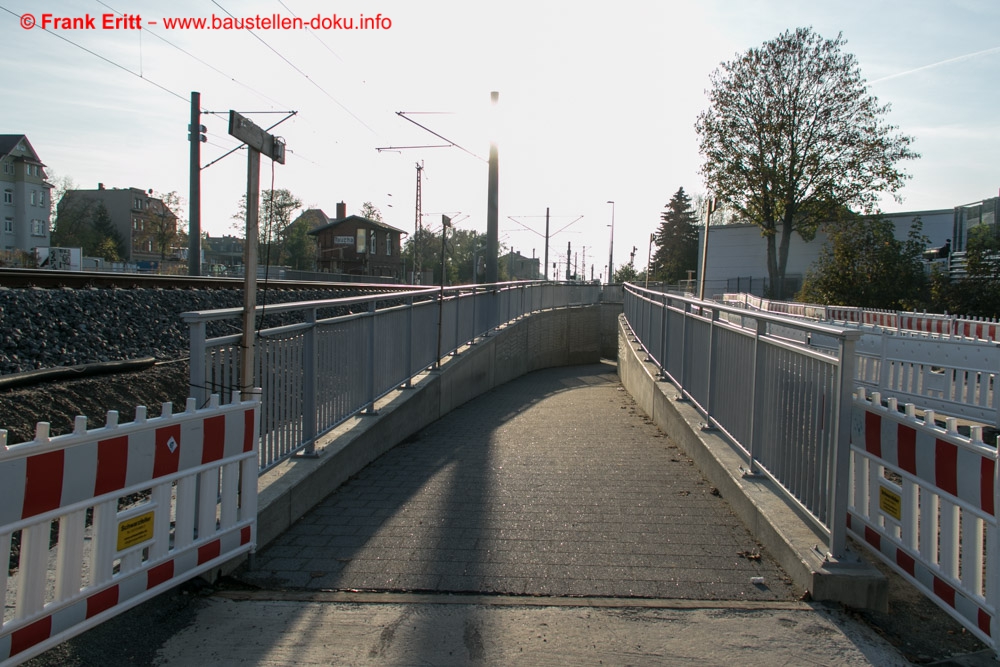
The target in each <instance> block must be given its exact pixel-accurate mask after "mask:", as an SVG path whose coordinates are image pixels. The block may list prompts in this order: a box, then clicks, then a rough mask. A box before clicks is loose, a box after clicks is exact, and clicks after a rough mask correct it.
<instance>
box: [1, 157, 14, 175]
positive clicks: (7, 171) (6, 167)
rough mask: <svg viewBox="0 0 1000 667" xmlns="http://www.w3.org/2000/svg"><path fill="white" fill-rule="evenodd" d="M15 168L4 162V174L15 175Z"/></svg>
mask: <svg viewBox="0 0 1000 667" xmlns="http://www.w3.org/2000/svg"><path fill="white" fill-rule="evenodd" d="M13 167H14V165H12V164H11V163H10V162H7V161H6V160H4V163H3V173H5V174H10V173H13Z"/></svg>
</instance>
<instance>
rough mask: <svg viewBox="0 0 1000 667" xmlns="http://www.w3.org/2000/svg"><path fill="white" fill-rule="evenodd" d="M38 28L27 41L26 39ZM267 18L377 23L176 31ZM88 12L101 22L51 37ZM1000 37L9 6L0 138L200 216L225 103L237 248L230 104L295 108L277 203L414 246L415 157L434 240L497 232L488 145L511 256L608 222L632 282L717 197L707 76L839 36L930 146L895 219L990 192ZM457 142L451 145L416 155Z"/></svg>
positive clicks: (579, 6) (563, 17) (107, 4)
mask: <svg viewBox="0 0 1000 667" xmlns="http://www.w3.org/2000/svg"><path fill="white" fill-rule="evenodd" d="M24 14H31V15H32V17H33V18H34V20H35V27H33V28H31V29H26V28H24V27H22V20H24V21H27V19H24V18H23V15H24ZM46 14H49V15H51V17H50V18H49V19H48V20H47V23H46V25H47V26H48V27H49V31H48V32H47V31H45V30H42V29H41V27H40V26H41V24H42V22H43V21H45V20H46V19H45V17H44V15H46ZM104 15H109V16H110V18H111V20H112V21H113V20H114V19H115V18H116V17H118V18H121V17H123V15H124V19H123V20H122V21H121V22H120V24H121V25H122V26H123V27H122V28H121V29H110V28H109V29H105V28H103V27H102V22H103V17H104ZM275 15H277V16H279V17H283V18H288V19H290V18H293V17H300V18H302V19H304V20H306V21H308V20H310V19H313V18H319V19H328V20H330V21H331V22H332V19H333V18H334V16H336V17H337V18H338V19H339V21H340V24H341V25H344V24H345V23H346V20H347V19H351V20H353V22H354V24H355V25H360V17H361V16H364V17H368V18H369V19H373V18H374V19H375V21H376V25H378V29H368V30H359V29H354V30H345V29H333V28H331V29H323V28H322V26H319V29H317V30H311V29H310V30H295V29H282V28H278V29H256V30H253V31H248V30H246V29H243V30H237V29H231V30H222V29H219V30H207V29H206V30H197V29H193V28H187V29H183V28H175V29H167V27H166V22H167V21H166V20H167V19H174V18H186V17H191V18H205V19H207V20H208V21H209V22H211V21H212V17H213V16H215V17H217V18H218V19H229V18H230V17H240V18H243V17H253V18H256V17H258V16H259V17H263V18H271V17H272V16H275ZM88 16H89V17H90V18H92V19H93V20H94V29H76V30H73V29H55V28H54V27H53V19H55V18H60V19H72V18H78V19H86V18H87V17H88ZM153 22H155V23H153ZM59 23H60V24H61V23H62V22H59ZM78 23H84V24H85V21H79V22H78ZM130 24H131V26H132V28H131V29H130V27H129V26H130ZM136 25H141V26H142V28H141V29H134V26H136ZM998 25H1000V3H998V2H996V1H995V0H948V1H947V2H945V1H943V0H864V1H858V0H838V2H827V3H817V2H806V1H795V0H699V2H690V1H686V2H676V1H674V0H659V1H651V0H646V1H645V2H638V1H635V0H622V1H620V2H616V3H614V5H613V6H612V4H610V3H608V4H596V3H590V4H589V5H588V4H585V3H569V2H546V1H543V0H505V1H504V2H494V3H483V2H469V1H468V0H464V1H463V0H426V1H424V2H412V1H410V0H364V1H352V0H343V1H338V2H328V1H327V2H314V1H313V0H174V1H173V2H171V3H163V2H152V1H136V0H106V1H105V0H59V1H56V0H0V44H2V45H3V47H2V48H0V72H2V73H3V80H4V86H3V90H4V93H3V95H2V98H0V99H2V101H3V103H2V105H0V134H25V135H27V136H28V139H29V140H30V141H31V143H32V145H33V146H34V148H35V150H36V151H37V152H38V153H39V156H40V158H41V160H42V161H43V162H44V163H45V164H46V165H47V169H48V172H49V174H50V175H54V176H55V177H57V178H65V177H69V178H71V179H72V181H73V182H74V183H75V184H76V186H77V187H80V188H96V187H97V184H98V183H103V184H104V185H105V186H106V187H109V188H111V187H120V188H127V187H138V188H142V189H144V190H148V189H152V190H154V191H155V192H157V193H166V192H171V191H176V192H177V193H178V194H179V195H180V196H181V197H182V198H183V199H184V200H185V201H186V200H187V198H188V194H189V185H188V181H189V176H188V165H189V144H188V142H187V124H188V122H189V116H190V95H191V92H192V91H198V92H199V93H200V94H201V107H202V109H203V110H204V111H206V112H211V113H206V114H205V115H203V116H202V123H203V124H204V125H205V126H206V127H207V130H208V131H207V135H208V142H207V143H205V144H202V186H201V187H202V229H203V231H207V232H208V233H210V234H211V235H212V236H221V235H223V234H236V235H242V231H240V230H239V229H238V228H234V224H237V223H236V221H234V220H233V217H232V216H233V215H234V214H235V213H236V211H237V208H238V204H239V200H240V197H241V195H242V194H243V193H245V191H246V179H247V159H246V150H237V151H236V152H234V153H233V154H231V155H229V156H228V157H225V158H223V159H221V160H219V161H218V162H215V160H216V159H217V158H220V157H221V156H222V155H223V154H225V153H226V152H228V151H230V150H231V149H233V148H235V147H236V146H238V144H239V142H238V141H236V140H235V139H233V138H232V137H230V136H229V135H228V113H229V110H230V109H233V110H236V111H238V112H240V113H242V114H243V115H245V116H247V117H248V118H250V119H251V120H253V121H254V122H255V123H256V124H257V125H259V126H261V127H264V128H267V127H268V126H270V125H272V124H274V123H277V122H278V121H281V120H282V119H284V118H285V117H286V115H287V113H286V112H291V111H295V112H297V113H296V114H295V115H294V116H292V117H291V118H289V119H287V120H284V122H281V123H280V124H279V125H277V126H276V127H275V128H274V129H273V130H271V131H272V133H274V134H275V135H276V136H279V137H281V138H282V139H283V140H284V141H285V143H286V146H287V160H286V163H285V164H273V163H272V162H271V161H270V160H268V159H266V158H264V159H263V160H262V162H261V165H262V166H261V176H260V180H261V187H263V188H270V187H272V184H273V187H274V188H286V189H288V190H290V191H291V192H292V193H293V194H294V195H296V196H297V197H298V198H299V199H301V200H302V202H303V204H304V206H305V207H306V208H321V209H323V210H324V211H325V212H326V213H327V214H328V215H330V216H331V217H333V216H334V215H335V211H336V204H337V202H340V201H344V202H345V203H346V204H347V208H348V212H349V213H358V212H359V210H360V207H361V205H362V204H363V203H364V202H367V201H370V202H372V203H373V204H374V205H375V206H377V207H378V208H379V209H380V210H381V212H382V214H383V218H384V220H385V222H387V223H388V224H390V225H393V226H395V227H398V228H400V229H402V230H404V231H407V232H411V233H412V231H413V229H414V225H415V188H416V168H415V165H416V164H417V163H418V162H422V163H423V165H424V169H423V186H422V194H423V213H424V217H423V223H424V225H426V226H429V227H430V228H432V229H433V228H440V221H441V217H440V216H441V215H442V214H448V215H449V216H450V217H452V218H453V219H455V221H456V224H457V226H458V227H461V228H468V229H476V230H478V231H485V229H486V214H487V210H486V186H487V163H486V161H485V158H486V157H487V156H488V153H489V145H490V141H491V140H495V141H497V143H498V150H499V195H500V200H499V211H500V215H499V219H500V240H501V243H502V244H504V245H505V246H509V247H512V248H514V249H515V250H516V251H518V252H520V253H521V254H522V255H525V256H528V257H530V256H532V255H534V256H537V257H542V256H543V255H544V252H545V241H544V231H545V212H546V208H548V209H549V210H550V215H551V220H550V230H551V233H552V235H551V240H550V251H549V252H550V259H549V263H550V265H551V264H552V263H553V262H565V256H566V251H567V244H570V246H571V253H572V254H573V255H574V261H575V262H577V266H578V267H581V268H582V267H586V268H585V270H586V275H587V277H589V276H590V275H591V267H593V275H594V277H599V276H601V275H602V273H603V272H604V270H605V267H606V266H607V263H608V258H609V251H610V248H609V245H610V242H611V229H610V224H611V221H612V215H613V216H614V224H615V226H614V254H613V261H614V265H615V266H616V267H618V266H621V265H622V264H623V263H626V262H628V261H629V256H630V253H631V252H632V250H633V248H635V266H636V268H637V269H640V270H641V269H642V268H643V267H644V266H645V265H646V258H647V252H648V249H649V235H650V233H652V232H654V231H655V229H656V227H657V224H658V222H659V216H660V214H661V212H662V211H663V210H664V207H665V204H666V203H667V202H668V201H669V199H670V197H671V196H672V195H673V194H674V193H675V192H676V191H677V190H678V188H681V187H683V188H684V190H685V191H686V192H687V193H688V194H689V195H692V196H697V195H703V194H705V186H704V183H703V180H702V178H701V176H700V173H699V170H700V168H701V164H702V158H701V156H700V154H699V152H698V139H697V135H696V133H695V130H694V124H695V120H696V118H697V115H698V113H699V112H701V111H703V110H704V109H705V108H706V107H707V99H708V98H707V94H706V91H707V89H708V87H709V76H710V74H711V72H712V71H713V70H714V69H716V68H717V67H719V65H720V64H721V63H723V62H725V61H729V60H732V59H734V58H736V57H737V56H738V55H739V54H740V53H742V52H744V51H746V50H747V49H749V48H752V47H757V46H760V45H761V44H762V43H763V42H765V41H767V40H770V39H773V38H774V37H776V36H777V35H779V34H781V33H782V32H784V31H785V30H789V29H795V28H797V27H803V26H811V27H812V28H813V29H814V30H815V31H816V32H818V33H819V34H820V35H822V36H824V37H826V38H834V37H836V36H837V34H838V33H842V34H843V36H844V38H845V39H846V40H847V44H846V46H845V49H844V50H845V51H848V52H850V53H853V54H854V55H855V56H856V57H857V60H858V63H859V65H860V68H861V72H862V75H863V77H864V78H865V79H866V80H867V82H868V84H869V91H870V93H872V94H873V95H875V96H876V97H877V98H878V99H879V101H880V102H882V103H888V104H890V105H891V111H890V113H889V116H888V120H889V122H890V123H891V124H893V125H896V126H898V128H899V131H900V132H902V133H905V134H908V135H911V136H913V137H915V139H916V141H915V143H914V146H913V148H914V150H916V151H917V152H918V153H920V154H921V156H922V157H921V158H920V159H919V160H915V161H908V162H906V163H905V164H903V165H901V166H902V167H903V169H904V170H905V171H906V172H908V173H909V174H910V175H911V176H912V178H911V179H910V180H909V181H908V182H907V185H906V186H905V188H903V190H902V191H901V192H900V193H899V195H900V196H901V198H902V201H901V202H896V201H894V200H893V199H892V198H891V197H887V198H886V199H885V200H884V201H883V204H882V208H883V210H884V211H886V212H898V211H922V210H934V209H950V208H953V207H955V206H957V205H960V204H966V203H970V202H974V201H979V200H981V199H983V198H986V197H992V196H997V193H998V188H1000V173H998V171H1000V160H998V156H1000V115H998V113H997V109H998V108H1000V89H998V87H997V86H996V81H997V78H998V74H1000V37H998V36H997V31H996V27H997V26H998ZM491 91H498V92H499V103H498V104H497V105H496V106H495V107H492V106H491V104H490V93H491ZM398 112H405V113H406V116H405V117H404V116H400V115H399V114H398ZM407 118H409V119H411V120H413V121H416V122H417V123H420V124H421V125H424V126H426V127H427V128H428V129H429V130H431V131H433V132H434V133H436V134H437V135H440V137H444V139H445V140H446V141H442V140H441V138H440V137H438V136H435V135H434V134H432V133H431V132H429V131H427V130H424V129H422V128H420V127H418V126H417V125H415V124H414V123H412V122H410V120H407ZM446 143H447V144H455V145H452V146H449V147H445V148H410V147H412V146H427V145H435V144H446ZM379 148H383V149H385V148H392V149H393V150H381V151H380V150H378V149H379ZM609 201H613V202H614V204H610V203H608V202H609ZM182 217H184V218H187V212H186V211H183V212H182ZM559 271H560V274H561V273H563V272H564V271H565V264H564V263H563V264H562V266H561V267H560V269H559ZM550 273H551V271H550Z"/></svg>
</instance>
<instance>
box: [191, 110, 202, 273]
mask: <svg viewBox="0 0 1000 667" xmlns="http://www.w3.org/2000/svg"><path fill="white" fill-rule="evenodd" d="M188 129H189V134H188V140H189V141H190V142H191V157H190V167H189V168H190V174H189V179H190V180H189V181H188V182H189V186H190V197H188V199H189V202H188V204H189V205H188V275H191V276H200V275H201V138H202V134H201V93H196V92H192V93H191V124H190V126H189V128H188Z"/></svg>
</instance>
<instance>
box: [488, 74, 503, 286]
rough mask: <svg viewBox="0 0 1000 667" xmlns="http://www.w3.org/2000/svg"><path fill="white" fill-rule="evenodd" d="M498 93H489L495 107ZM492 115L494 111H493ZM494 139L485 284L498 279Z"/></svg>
mask: <svg viewBox="0 0 1000 667" xmlns="http://www.w3.org/2000/svg"><path fill="white" fill-rule="evenodd" d="M499 99H500V93H498V92H496V91H494V92H492V93H490V101H491V102H492V104H493V106H494V107H496V105H497V101H498V100H499ZM493 113H494V115H495V114H496V109H495V108H494V109H493ZM499 161H500V160H499V155H498V153H497V142H496V138H495V137H491V138H490V160H489V175H488V180H487V187H486V282H487V283H491V284H492V283H495V282H497V281H498V280H499V279H500V278H499V267H498V265H497V262H498V255H499V251H500V208H499V200H500V195H499V182H500V165H499Z"/></svg>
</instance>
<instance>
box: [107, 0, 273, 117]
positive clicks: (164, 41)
mask: <svg viewBox="0 0 1000 667" xmlns="http://www.w3.org/2000/svg"><path fill="white" fill-rule="evenodd" d="M95 2H97V3H98V4H101V5H104V6H105V7H107V8H108V9H110V10H111V11H113V12H114V13H115V14H118V15H120V16H123V15H124V14H122V12H120V11H118V10H117V9H115V8H114V7H112V6H111V5H109V4H108V3H106V2H104V0H95ZM143 33H148V34H149V35H150V36H152V37H155V38H156V39H158V40H160V41H161V42H163V43H164V44H167V45H168V46H171V47H173V48H175V49H177V50H178V51H180V52H181V53H183V54H184V55H186V56H188V57H189V58H192V59H194V60H196V61H197V62H199V63H201V64H202V65H204V66H205V67H207V68H209V69H210V70H212V71H213V72H215V73H217V74H219V75H221V76H224V77H226V78H227V79H229V80H230V81H232V82H233V83H235V84H236V85H238V86H242V87H244V88H246V89H247V90H249V91H250V92H252V93H254V94H255V95H257V96H259V97H261V98H263V99H265V100H268V101H270V102H273V103H274V104H276V105H277V106H282V107H287V106H288V105H287V104H282V103H281V102H278V101H277V100H276V99H274V98H273V97H270V96H269V95H267V94H265V93H263V92H261V91H259V90H257V89H256V88H254V87H253V86H250V85H248V84H245V83H243V82H242V81H239V80H238V79H237V78H236V77H234V76H230V75H229V74H226V73H225V72H223V71H222V70H221V69H219V68H218V67H215V66H214V65H212V64H211V63H209V62H207V61H206V60H204V59H203V58H199V57H198V56H196V55H194V54H193V53H191V52H190V51H188V50H187V49H185V48H183V47H180V46H178V45H177V44H174V43H173V42H171V41H170V40H169V39H167V38H166V37H163V36H162V35H159V34H157V33H156V32H154V31H153V30H151V29H150V28H149V27H148V26H143V28H142V30H141V31H139V35H140V37H141V35H142V34H143ZM140 55H141V54H140ZM204 113H208V112H204Z"/></svg>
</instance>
